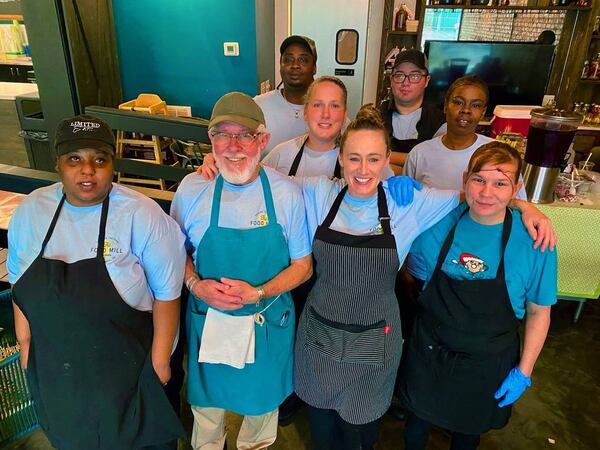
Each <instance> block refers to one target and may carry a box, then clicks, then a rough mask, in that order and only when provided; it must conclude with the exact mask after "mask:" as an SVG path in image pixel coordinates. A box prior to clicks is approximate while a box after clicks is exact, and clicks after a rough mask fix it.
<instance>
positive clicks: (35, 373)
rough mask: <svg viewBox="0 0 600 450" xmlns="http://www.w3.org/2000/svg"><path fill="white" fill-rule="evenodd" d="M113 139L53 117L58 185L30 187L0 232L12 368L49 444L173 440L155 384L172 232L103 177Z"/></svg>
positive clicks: (180, 267)
mask: <svg viewBox="0 0 600 450" xmlns="http://www.w3.org/2000/svg"><path fill="white" fill-rule="evenodd" d="M114 145H115V143H114V136H113V134H112V130H111V129H110V127H109V126H108V125H107V124H105V123H104V122H102V121H101V120H98V119H96V118H94V117H91V116H77V117H73V118H70V119H65V120H63V121H62V122H61V123H60V124H59V126H58V129H57V133H56V153H57V155H58V158H57V164H56V169H57V171H58V174H59V176H60V179H61V182H60V183H56V184H53V185H51V186H47V187H44V188H41V189H38V190H36V191H34V192H32V193H31V194H30V195H29V196H28V197H27V198H26V199H25V200H24V201H23V202H22V204H21V205H20V206H19V207H18V208H17V210H16V211H15V214H14V216H13V218H12V221H11V223H10V227H9V232H8V239H9V253H8V261H7V268H8V272H9V278H10V282H11V283H12V284H13V298H14V313H15V327H16V333H17V338H18V341H19V343H20V345H21V364H22V366H23V367H24V368H26V369H27V378H28V381H29V385H30V388H31V392H32V396H33V399H34V401H35V405H36V409H37V412H38V417H39V420H40V423H41V426H42V428H43V430H44V431H45V432H46V434H47V436H48V438H49V439H50V442H51V443H52V445H53V446H54V447H56V448H58V449H60V450H71V449H72V450H81V449H106V450H108V449H110V450H114V449H122V450H130V449H141V448H164V449H166V448H176V439H177V437H178V436H182V435H183V430H182V428H181V424H180V423H179V421H178V419H177V417H176V415H175V413H174V411H173V409H172V407H171V406H170V404H169V402H168V400H167V398H166V396H165V394H164V391H163V389H162V387H161V384H162V385H165V384H166V383H168V381H169V378H170V376H171V372H170V368H169V358H170V355H171V349H172V348H173V343H174V340H175V337H176V332H177V326H178V318H179V293H180V290H181V286H182V281H183V280H182V279H183V272H184V263H185V250H184V247H183V242H184V237H183V235H182V233H181V232H180V231H179V227H178V226H177V224H176V223H175V222H174V221H173V220H172V219H171V218H170V217H169V216H167V215H166V214H164V213H163V212H162V210H161V209H160V207H159V206H158V205H157V204H156V203H154V202H153V201H152V200H150V199H148V198H147V197H144V196H142V195H141V194H138V193H136V192H135V191H132V190H131V189H127V188H124V187H122V186H119V185H113V184H112V179H113V155H114Z"/></svg>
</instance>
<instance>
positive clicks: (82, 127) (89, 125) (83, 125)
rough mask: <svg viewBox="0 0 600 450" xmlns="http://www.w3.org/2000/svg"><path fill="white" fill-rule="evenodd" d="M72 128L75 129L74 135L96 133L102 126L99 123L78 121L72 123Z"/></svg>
mask: <svg viewBox="0 0 600 450" xmlns="http://www.w3.org/2000/svg"><path fill="white" fill-rule="evenodd" d="M71 128H72V129H73V133H78V132H80V131H94V130H95V129H96V128H100V124H99V123H97V122H82V121H80V120H76V121H74V122H71Z"/></svg>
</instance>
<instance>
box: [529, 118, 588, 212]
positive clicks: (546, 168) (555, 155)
mask: <svg viewBox="0 0 600 450" xmlns="http://www.w3.org/2000/svg"><path fill="white" fill-rule="evenodd" d="M581 121H582V117H581V115H579V114H576V113H573V112H570V111H565V110H562V109H557V108H555V107H546V108H538V109H534V110H532V111H531V122H530V123H529V133H528V137H527V149H526V150H525V164H524V166H523V181H524V183H525V191H526V192H527V199H528V200H529V201H530V202H532V203H551V202H552V201H554V196H553V192H554V185H555V184H556V178H557V177H558V174H559V173H560V170H561V166H562V165H563V162H564V160H565V156H566V154H567V150H568V149H569V146H570V145H571V143H572V142H573V138H574V137H575V132H576V131H577V127H578V126H579V125H580V124H581Z"/></svg>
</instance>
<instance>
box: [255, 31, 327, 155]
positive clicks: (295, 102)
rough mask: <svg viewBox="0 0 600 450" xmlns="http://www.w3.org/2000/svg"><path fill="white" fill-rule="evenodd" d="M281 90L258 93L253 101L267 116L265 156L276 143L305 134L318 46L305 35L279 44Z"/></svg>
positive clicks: (291, 37) (294, 36)
mask: <svg viewBox="0 0 600 450" xmlns="http://www.w3.org/2000/svg"><path fill="white" fill-rule="evenodd" d="M279 51H280V53H281V58H280V60H279V73H280V75H281V84H283V87H282V88H281V89H275V90H273V91H270V92H267V93H266V94H261V95H257V96H256V97H254V101H255V102H256V103H257V104H258V106H260V108H261V109H262V111H263V114H264V116H265V126H266V127H267V129H268V130H269V132H270V133H271V138H270V139H269V142H268V143H267V145H266V147H265V149H264V150H263V154H262V157H263V158H264V157H265V156H266V155H267V154H268V153H269V152H270V151H271V150H272V149H273V147H275V146H276V145H277V144H280V143H282V142H285V141H288V140H290V139H292V138H295V137H297V136H300V135H302V134H305V133H306V132H307V131H308V128H307V126H306V122H305V121H304V97H305V95H306V91H307V90H308V86H310V84H311V83H312V82H313V79H314V75H315V73H316V72H317V48H316V46H315V42H314V41H313V40H312V39H310V38H308V37H306V36H298V35H292V36H288V37H287V38H285V39H284V41H283V42H282V43H281V46H280V47H279Z"/></svg>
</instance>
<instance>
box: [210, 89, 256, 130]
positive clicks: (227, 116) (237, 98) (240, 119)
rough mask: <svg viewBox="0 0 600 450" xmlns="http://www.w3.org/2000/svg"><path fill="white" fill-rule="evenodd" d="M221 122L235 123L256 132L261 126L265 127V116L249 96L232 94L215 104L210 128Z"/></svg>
mask: <svg viewBox="0 0 600 450" xmlns="http://www.w3.org/2000/svg"><path fill="white" fill-rule="evenodd" d="M221 122H233V123H237V124H238V125H242V126H244V127H247V128H250V129H252V130H256V129H257V128H258V127H259V126H261V125H265V115H264V114H263V112H262V110H261V109H260V106H258V105H257V104H256V102H255V101H254V100H253V99H252V97H250V96H249V95H246V94H244V93H242V92H230V93H229V94H225V95H224V96H223V97H221V98H220V99H219V100H217V103H215V106H214V107H213V110H212V114H211V115H210V122H209V123H208V128H212V127H213V126H215V125H217V124H219V123H221Z"/></svg>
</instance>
